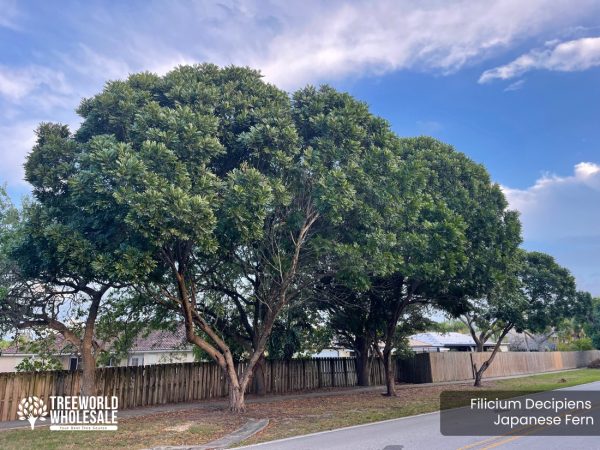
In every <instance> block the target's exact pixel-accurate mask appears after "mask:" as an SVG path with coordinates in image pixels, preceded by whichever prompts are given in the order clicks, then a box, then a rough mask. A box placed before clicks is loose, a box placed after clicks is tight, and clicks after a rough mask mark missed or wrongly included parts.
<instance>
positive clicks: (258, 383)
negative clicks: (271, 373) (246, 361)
mask: <svg viewBox="0 0 600 450" xmlns="http://www.w3.org/2000/svg"><path fill="white" fill-rule="evenodd" d="M266 365H267V360H266V359H265V354H264V352H263V354H262V355H261V356H260V358H259V359H258V361H257V362H256V366H255V367H254V376H253V378H254V391H255V392H256V395H259V396H263V395H266V394H267V380H266Z"/></svg>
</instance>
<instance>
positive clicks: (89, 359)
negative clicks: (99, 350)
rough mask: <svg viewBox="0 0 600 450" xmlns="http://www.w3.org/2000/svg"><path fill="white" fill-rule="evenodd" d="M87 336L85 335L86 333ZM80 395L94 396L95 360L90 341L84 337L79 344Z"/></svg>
mask: <svg viewBox="0 0 600 450" xmlns="http://www.w3.org/2000/svg"><path fill="white" fill-rule="evenodd" d="M86 334H87V333H86ZM81 366H82V374H81V395H82V396H95V395H96V358H95V356H94V350H93V347H92V341H91V340H88V339H86V338H85V337H84V339H83V341H82V343H81Z"/></svg>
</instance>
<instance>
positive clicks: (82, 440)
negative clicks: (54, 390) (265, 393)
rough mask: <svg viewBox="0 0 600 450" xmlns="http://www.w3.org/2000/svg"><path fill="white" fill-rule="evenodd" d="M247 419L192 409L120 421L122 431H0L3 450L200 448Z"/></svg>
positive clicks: (218, 412) (42, 429)
mask: <svg viewBox="0 0 600 450" xmlns="http://www.w3.org/2000/svg"><path fill="white" fill-rule="evenodd" d="M245 421H246V419H245V418H244V417H236V416H234V417H231V416H230V415H229V414H227V413H225V412H224V411H212V412H210V413H209V412H208V411H206V410H202V411H195V410H191V411H190V410H188V411H185V412H177V413H162V414H157V415H153V416H146V417H137V418H131V419H121V420H119V430H118V431H50V430H48V428H47V427H43V428H36V429H35V430H34V431H31V430H29V429H28V428H27V429H23V430H10V431H3V432H0V448H1V449H2V450H26V449H44V450H46V449H48V450H55V449H56V450H69V449H90V450H91V449H93V450H98V449H104V448H115V449H119V448H129V449H140V448H149V447H154V446H159V445H197V444H204V443H207V442H210V441H212V440H214V439H218V438H219V437H221V436H223V435H224V434H227V433H229V432H231V431H233V430H235V429H236V428H238V427H239V426H240V425H241V424H243V423H245Z"/></svg>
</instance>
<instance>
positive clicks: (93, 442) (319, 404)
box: [0, 369, 600, 450]
mask: <svg viewBox="0 0 600 450" xmlns="http://www.w3.org/2000/svg"><path fill="white" fill-rule="evenodd" d="M592 381H600V370H598V369H581V370H575V371H570V372H560V373H547V374H542V375H534V376H527V377H522V378H513V379H507V380H498V381H488V382H485V383H484V388H487V389H492V390H494V391H511V390H512V391H514V390H524V391H528V392H533V391H543V390H550V389H557V388H561V387H567V386H574V385H577V384H582V383H589V382H592ZM472 389H474V388H473V387H472V385H471V384H470V383H465V384H450V385H445V386H430V385H405V386H403V387H399V389H398V397H396V398H387V397H383V396H381V392H382V391H383V388H382V390H381V391H372V392H361V393H357V392H352V391H349V392H348V393H347V394H343V395H336V396H321V397H306V398H288V399H286V398H285V396H284V397H279V398H277V399H276V400H275V401H268V402H262V403H249V404H248V411H247V412H246V413H245V414H244V415H238V416H235V415H231V414H229V413H228V412H227V411H224V410H221V409H217V410H215V409H214V408H213V409H209V408H196V409H191V410H186V411H175V412H169V413H161V414H155V415H152V416H146V417H137V418H132V419H127V420H125V419H123V420H120V422H119V431H117V432H110V431H105V432H66V431H61V432H51V431H49V430H48V429H47V428H46V429H44V428H39V429H36V430H35V431H33V432H32V431H30V430H29V429H24V430H15V431H0V448H1V449H6V450H12V449H14V450H27V449H34V448H35V449H61V450H62V449H94V450H97V449H103V448H130V449H139V448H147V447H152V446H158V445H193V444H203V443H206V442H209V441H211V440H213V439H216V438H218V437H220V436H222V435H224V434H226V433H228V432H230V431H232V430H234V429H236V428H238V427H239V426H241V424H243V423H244V422H245V421H246V420H247V419H248V418H269V419H270V423H269V426H268V427H267V428H266V429H265V430H263V431H262V432H260V433H259V434H257V435H256V436H254V437H252V438H250V439H249V440H248V441H246V442H244V444H250V443H256V442H263V441H268V440H273V439H279V438H284V437H290V436H295V435H299V434H305V433H313V432H317V431H324V430H330V429H334V428H339V427H344V426H350V425H357V424H361V423H367V422H374V421H378V420H385V419H392V418H397V417H404V416H409V415H413V414H419V413H424V412H431V411H436V410H437V409H439V396H440V392H442V391H448V390H451V391H456V393H457V396H458V397H460V393H461V391H467V390H472Z"/></svg>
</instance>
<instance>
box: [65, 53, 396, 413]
mask: <svg viewBox="0 0 600 450" xmlns="http://www.w3.org/2000/svg"><path fill="white" fill-rule="evenodd" d="M79 113H80V114H81V115H82V117H83V122H82V125H81V127H80V129H79V130H78V131H77V133H76V134H75V135H74V136H69V137H68V138H67V139H68V141H69V145H72V146H74V147H75V148H76V149H77V150H76V153H77V156H76V159H77V169H76V170H75V171H74V172H73V173H71V174H69V176H68V180H66V185H67V186H68V187H69V189H70V190H72V192H73V193H74V194H73V195H74V198H75V203H74V204H75V209H76V210H77V212H78V213H79V214H82V215H83V216H85V217H86V218H88V219H89V220H90V221H93V220H96V222H95V224H94V225H95V228H93V229H91V230H90V234H91V235H92V236H96V235H101V234H102V232H103V231H102V230H103V229H104V226H105V225H106V222H109V223H110V224H113V226H117V227H123V229H124V230H125V231H124V232H125V233H130V234H131V235H132V236H135V239H136V240H137V241H138V242H139V244H140V245H139V247H137V249H138V253H134V254H132V260H134V261H138V259H139V261H141V263H139V264H138V271H137V272H136V273H132V274H131V280H130V281H131V282H132V283H137V284H143V285H144V287H143V288H142V289H143V290H144V291H145V292H146V293H147V294H148V296H149V298H151V299H152V301H154V302H156V303H157V304H160V305H161V307H162V308H167V309H170V310H172V311H176V312H177V313H178V314H180V317H181V318H182V319H183V321H184V322H185V326H186V336H187V339H188V340H189V341H190V342H191V343H193V344H195V345H197V346H198V347H199V348H201V349H202V350H203V351H204V352H205V353H206V354H207V355H209V356H210V357H211V358H213V359H214V360H215V361H216V362H217V364H218V365H219V366H220V367H221V368H222V369H223V371H224V373H225V375H226V377H227V380H228V384H229V398H230V408H231V409H232V410H234V411H241V410H243V409H244V407H245V404H244V392H245V389H246V387H247V385H248V383H249V382H250V380H251V378H252V374H253V371H254V367H255V365H256V364H257V362H258V361H259V360H260V359H261V358H262V357H263V355H264V350H265V346H266V344H267V342H268V340H269V336H270V334H271V332H272V329H273V327H274V324H275V322H276V320H277V317H278V316H279V315H280V314H281V311H283V310H284V309H285V308H287V307H288V306H289V305H291V304H293V303H295V302H301V301H303V298H304V296H303V292H305V291H306V289H307V288H308V287H310V285H311V284H313V283H314V282H315V276H314V274H315V269H314V268H315V266H316V264H317V263H318V258H317V256H318V255H320V254H321V250H322V247H323V245H322V244H321V241H320V240H319V239H315V236H317V235H318V231H319V230H321V229H323V228H326V227H328V226H329V224H331V223H335V224H340V223H343V222H344V220H345V218H346V216H347V214H349V213H350V211H352V209H353V206H354V204H355V192H356V191H357V190H358V189H360V186H361V183H364V180H365V179H368V178H369V176H370V175H369V173H368V172H366V171H365V170H363V168H362V166H361V164H362V162H363V161H364V160H365V159H369V158H371V159H377V158H379V159H382V160H385V159H386V158H389V156H388V153H389V150H388V148H387V147H388V145H389V143H390V142H391V141H392V137H393V134H392V133H391V132H390V130H389V127H388V126H387V124H386V123H385V122H384V121H382V120H380V119H377V118H374V117H373V116H371V115H370V114H369V112H368V108H367V107H366V106H365V105H364V104H362V103H359V102H356V101H354V100H353V99H352V98H351V97H350V96H348V95H343V94H338V93H335V91H333V90H332V89H330V88H322V89H320V90H316V89H313V88H307V89H305V90H302V91H300V92H298V93H297V94H295V95H294V97H293V99H290V98H289V97H288V95H287V94H286V93H284V92H282V91H280V90H279V89H277V88H276V87H274V86H272V85H269V84H266V83H265V82H264V81H263V80H262V79H261V76H260V74H259V73H258V72H256V71H253V70H250V69H245V68H237V67H228V68H224V69H220V68H218V67H216V66H212V65H201V66H194V67H189V66H187V67H179V68H177V69H175V70H174V71H172V72H170V73H168V74H167V75H165V76H164V77H159V76H155V75H152V74H137V75H132V76H130V77H129V78H128V79H127V80H126V81H118V82H111V83H108V84H107V86H106V88H105V89H104V91H103V92H102V93H101V94H99V95H97V96H95V97H93V98H91V99H88V100H85V101H84V102H83V103H82V105H81V107H80V108H79ZM146 262H148V264H146ZM219 302H222V305H221V308H219V307H218V306H219ZM223 311H227V313H228V314H234V316H235V317H236V321H237V323H238V324H240V326H241V327H243V328H244V329H245V331H246V333H247V336H251V337H252V349H251V352H249V355H248V356H249V357H248V361H247V363H246V365H245V368H244V370H242V371H240V372H239V373H238V371H237V368H236V364H235V363H236V362H235V361H234V358H233V355H232V352H231V348H230V346H229V345H228V343H227V340H226V339H225V337H224V335H223V333H221V332H219V327H220V325H219V323H220V321H221V320H222V319H223V317H224V316H223Z"/></svg>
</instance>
